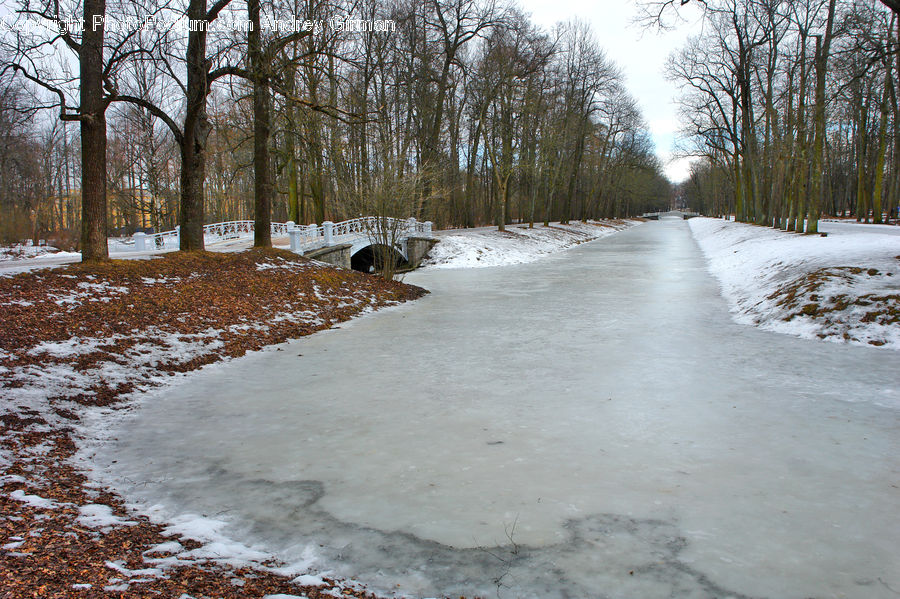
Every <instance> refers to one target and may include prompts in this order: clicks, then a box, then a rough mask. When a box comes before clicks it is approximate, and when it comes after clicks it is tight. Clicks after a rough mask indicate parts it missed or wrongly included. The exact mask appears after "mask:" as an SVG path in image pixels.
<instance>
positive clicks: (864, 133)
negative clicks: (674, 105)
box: [650, 0, 900, 233]
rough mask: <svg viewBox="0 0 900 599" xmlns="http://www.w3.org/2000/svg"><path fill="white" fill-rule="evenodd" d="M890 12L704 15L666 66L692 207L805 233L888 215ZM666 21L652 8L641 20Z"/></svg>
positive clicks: (728, 1) (874, 6)
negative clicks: (845, 218) (688, 166)
mask: <svg viewBox="0 0 900 599" xmlns="http://www.w3.org/2000/svg"><path fill="white" fill-rule="evenodd" d="M890 4H891V3H890V2H885V3H884V4H882V3H879V2H876V1H874V0H868V1H865V0H864V1H850V0H841V1H838V0H750V1H740V2H738V1H736V0H717V1H713V0H710V1H708V2H706V3H705V4H704V7H705V16H704V20H705V23H704V28H703V34H702V35H700V36H698V37H695V38H693V39H691V40H690V41H689V42H688V44H687V45H686V47H684V48H683V49H682V50H681V51H679V52H678V53H676V54H675V55H673V57H672V59H671V60H670V63H669V73H670V76H671V77H672V79H673V80H675V81H677V82H679V83H680V84H681V85H682V88H683V92H684V93H683V96H682V98H681V103H682V108H683V110H682V116H683V122H684V123H685V127H686V129H685V131H684V133H685V134H686V137H687V138H688V139H689V140H690V144H691V145H690V147H688V148H687V150H688V152H689V153H690V154H693V155H696V156H700V157H701V158H702V159H701V160H699V161H697V162H695V163H694V165H693V169H692V172H691V175H690V178H689V180H688V181H687V182H686V183H685V184H684V185H683V189H682V193H683V195H684V196H685V197H687V198H689V201H690V203H691V204H692V205H693V206H695V207H697V208H699V209H701V210H703V211H704V212H706V213H708V214H727V213H733V214H736V215H737V218H738V219H739V220H744V221H750V222H756V223H758V224H766V225H770V226H777V227H781V228H783V229H786V230H792V231H801V232H803V231H805V232H807V233H815V232H817V230H818V219H819V217H820V215H822V214H830V215H855V216H856V217H857V219H860V220H865V221H866V222H868V220H869V219H870V218H871V219H872V220H873V221H874V222H876V223H880V222H882V218H883V213H887V214H888V215H891V214H896V209H897V198H898V195H900V107H898V96H897V94H898V89H897V77H898V73H900V53H898V51H897V50H898V39H900V37H898V34H900V26H898V22H897V15H896V13H895V12H894V9H891V8H889V6H890ZM667 11H669V12H668V13H667ZM674 11H675V7H670V6H669V3H655V4H654V5H653V6H652V8H651V9H650V15H651V16H652V18H654V19H657V20H659V19H664V18H665V17H666V15H667V14H669V15H671V14H672V13H673V12H674Z"/></svg>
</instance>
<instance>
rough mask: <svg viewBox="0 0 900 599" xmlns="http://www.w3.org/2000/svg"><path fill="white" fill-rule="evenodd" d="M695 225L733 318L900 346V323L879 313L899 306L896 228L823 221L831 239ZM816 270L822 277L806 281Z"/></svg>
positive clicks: (802, 333) (706, 222)
mask: <svg viewBox="0 0 900 599" xmlns="http://www.w3.org/2000/svg"><path fill="white" fill-rule="evenodd" d="M689 223H690V227H691V231H692V233H693V235H694V238H695V239H696V240H697V242H698V244H699V245H700V248H701V249H702V250H703V253H704V254H705V256H706V259H707V261H708V265H709V270H710V272H711V273H712V274H713V275H715V277H716V278H717V279H718V281H719V284H720V286H721V290H722V294H723V295H724V297H725V298H726V300H727V301H728V303H729V306H730V308H731V311H732V314H733V316H734V319H735V321H737V322H739V323H741V324H748V325H756V326H759V327H761V328H763V329H766V330H770V331H776V332H779V333H785V334H791V335H796V336H799V337H803V338H807V339H816V338H822V339H827V340H829V341H838V342H844V341H846V342H850V343H853V344H860V345H882V346H883V347H888V348H892V349H900V324H898V323H896V322H893V323H891V322H882V320H883V319H881V318H876V317H874V314H876V313H877V312H878V311H884V310H887V311H890V310H891V307H892V306H893V307H894V308H896V307H897V306H898V304H900V297H897V295H898V294H900V260H898V258H897V257H898V256H900V236H898V231H900V230H898V228H897V227H890V226H886V225H880V226H876V225H858V224H856V223H844V222H823V223H822V225H821V227H820V230H822V231H825V232H827V233H828V236H827V237H821V236H812V235H797V234H793V233H786V232H782V231H778V230H774V229H771V228H765V227H758V226H753V225H748V224H743V223H735V222H730V221H722V220H717V219H709V218H694V219H691V220H690V221H689ZM822 269H827V270H822ZM816 271H821V272H820V273H819V277H818V280H817V281H814V282H810V281H809V280H808V279H805V277H808V276H809V275H811V273H814V272H816ZM791 293H793V296H794V298H795V299H793V300H792V301H788V300H789V299H790V298H789V297H788V295H789V294H791ZM891 296H893V298H892V297H891ZM844 304H846V307H843V306H844ZM805 306H809V308H806V309H807V310H808V311H809V312H815V310H819V309H821V310H827V312H826V313H825V316H826V317H825V318H823V317H817V316H816V315H815V314H804V313H802V311H803V309H804V307H805ZM842 307H843V309H841V308H842ZM867 315H869V316H867ZM870 320H871V322H869V321H870Z"/></svg>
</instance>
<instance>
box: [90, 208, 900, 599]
mask: <svg viewBox="0 0 900 599" xmlns="http://www.w3.org/2000/svg"><path fill="white" fill-rule="evenodd" d="M407 281H408V282H412V283H415V284H418V285H422V286H424V287H426V288H428V289H430V290H431V291H432V293H431V294H430V295H429V296H427V297H426V298H424V299H422V300H419V301H417V302H414V303H413V304H410V305H406V306H402V307H399V308H395V309H391V310H387V311H384V312H381V313H378V314H375V315H373V316H370V317H366V318H363V319H360V320H358V321H355V322H353V323H352V324H349V325H348V324H345V325H342V327H341V328H340V329H338V330H331V331H328V332H325V333H323V334H319V335H315V336H312V337H308V338H305V339H301V340H299V341H296V342H292V343H289V344H286V345H283V346H281V349H282V350H283V351H274V350H273V351H266V352H262V353H258V354H254V355H251V356H248V357H245V358H243V359H240V360H237V361H234V362H232V363H231V364H228V365H224V366H222V365H219V366H214V367H210V368H207V369H204V370H203V371H201V372H200V373H198V374H196V375H192V376H190V377H188V378H187V379H186V380H185V382H184V383H183V384H181V385H179V386H177V387H174V388H168V389H166V390H165V391H164V392H161V393H158V394H154V395H151V396H148V397H147V398H146V401H145V402H143V405H142V407H141V409H139V410H136V411H135V412H134V413H133V414H131V415H130V416H128V417H127V418H125V419H124V420H123V421H122V422H120V423H118V424H117V425H116V429H115V430H114V431H113V434H114V435H115V437H117V440H112V441H110V443H109V444H108V445H106V446H105V448H103V449H102V450H101V451H100V453H99V454H98V455H97V464H98V468H100V469H101V470H103V471H104V472H103V474H102V476H103V477H104V478H106V479H107V480H111V481H113V482H114V484H115V485H116V486H117V487H119V488H120V489H121V490H122V491H123V492H124V493H125V495H126V497H128V498H129V499H130V500H132V501H135V502H138V503H142V504H144V505H148V506H149V505H158V506H162V509H163V510H164V513H166V514H168V515H169V516H172V517H175V516H178V515H182V514H189V513H193V514H203V515H207V516H209V517H214V518H220V519H222V518H224V519H225V520H227V521H228V523H229V524H228V527H227V529H226V532H227V533H228V535H230V536H231V537H232V538H234V539H237V540H240V541H242V542H243V543H245V544H247V545H250V546H254V547H257V548H262V549H265V550H267V551H272V552H274V553H275V554H277V555H278V556H279V557H281V558H282V559H283V560H285V561H287V562H296V561H298V560H303V559H306V560H309V559H315V560H316V561H315V568H316V569H317V570H319V571H329V572H331V573H332V574H333V575H337V576H344V577H351V578H353V579H355V580H359V581H361V582H363V583H365V584H368V585H369V586H370V588H374V589H379V590H381V591H383V592H391V591H396V592H402V593H406V594H411V595H416V596H430V595H448V596H458V595H460V594H465V595H469V596H472V595H487V596H497V594H498V592H499V594H500V596H501V597H504V598H505V597H588V596H590V597H605V596H609V597H641V598H655V597H720V598H721V597H777V598H803V597H865V598H878V597H897V596H898V595H900V549H898V548H900V518H898V516H900V488H898V487H900V457H898V456H900V426H898V425H900V388H898V385H897V368H898V362H897V354H896V353H895V352H892V351H884V350H877V349H869V348H865V347H851V346H843V345H838V344H834V343H824V342H818V341H808V340H802V339H796V338H793V337H788V336H782V335H777V334H774V333H769V332H764V331H760V330H756V329H754V328H751V327H746V326H740V325H736V324H734V323H733V322H732V321H731V319H730V316H729V314H728V311H727V307H726V305H725V302H724V301H723V300H722V299H721V297H720V296H719V294H718V289H717V287H716V283H715V281H714V279H713V278H712V277H711V276H710V275H709V274H708V273H707V272H706V270H705V263H704V260H703V257H702V255H701V253H700V251H699V249H698V248H697V246H696V244H695V242H694V240H693V238H692V237H691V234H690V231H689V228H688V227H687V224H686V223H685V222H683V221H666V220H663V221H659V222H651V223H647V224H645V225H641V226H639V227H635V228H633V229H630V230H627V231H625V232H622V233H619V234H617V235H614V236H612V237H609V238H606V239H603V240H600V241H597V242H593V243H590V244H586V245H583V246H580V247H578V248H576V249H574V250H572V251H569V252H566V253H563V254H559V255H556V256H553V257H551V258H548V259H545V260H542V261H540V262H537V263H533V264H528V265H521V266H509V267H502V268H485V269H472V270H442V271H431V272H428V271H423V272H418V273H414V274H413V275H410V276H409V277H408V278H407ZM114 461H115V463H114Z"/></svg>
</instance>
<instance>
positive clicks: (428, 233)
mask: <svg viewBox="0 0 900 599" xmlns="http://www.w3.org/2000/svg"><path fill="white" fill-rule="evenodd" d="M425 236H426V237H431V221H430V220H426V221H425Z"/></svg>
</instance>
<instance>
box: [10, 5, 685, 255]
mask: <svg viewBox="0 0 900 599" xmlns="http://www.w3.org/2000/svg"><path fill="white" fill-rule="evenodd" d="M17 9H18V11H17V12H16V13H15V16H16V17H17V18H18V19H20V22H21V21H24V20H28V21H31V22H38V23H43V24H45V25H48V27H43V28H36V27H31V28H27V27H18V28H17V27H7V28H6V29H7V30H6V31H5V32H4V36H3V40H2V44H0V61H2V65H3V69H2V74H0V89H2V92H0V136H2V137H4V138H5V139H4V141H6V140H14V141H10V143H6V144H4V146H3V149H2V150H0V152H2V154H0V212H2V216H0V218H2V219H3V222H4V223H5V224H4V225H3V226H2V229H3V230H2V231H0V232H2V233H3V234H4V236H6V237H7V238H9V237H15V236H18V237H20V238H21V237H23V236H28V237H37V236H38V235H45V234H48V233H51V232H63V231H69V233H70V235H71V231H72V230H73V229H74V228H76V227H80V245H81V250H82V253H83V256H84V258H85V259H86V260H91V259H102V258H105V257H106V256H107V249H106V247H107V246H106V237H107V235H108V234H109V232H110V226H112V227H122V228H123V229H125V230H134V229H135V228H138V227H149V228H152V229H155V230H160V229H165V228H168V227H171V226H174V225H175V224H178V225H179V226H180V231H181V236H180V239H181V249H183V250H194V249H202V248H203V235H202V226H203V224H204V223H205V222H215V221H218V220H232V219H245V218H247V219H253V220H255V224H256V226H255V231H256V239H255V244H256V245H258V246H267V245H270V244H271V239H270V237H269V230H270V227H269V223H270V222H271V221H272V220H273V219H277V220H291V221H294V222H296V223H310V222H317V223H321V222H323V221H324V220H329V219H330V220H341V219H344V218H349V217H355V216H358V215H359V214H372V213H375V214H381V215H384V216H398V217H409V216H414V217H416V218H418V219H420V220H431V221H433V222H434V223H435V224H436V226H439V227H447V226H460V227H463V226H477V225H483V224H488V223H493V224H496V225H497V226H499V227H500V228H501V229H503V228H504V226H505V225H506V224H509V223H511V222H528V223H531V224H532V225H533V224H534V223H535V222H538V223H540V222H543V223H545V224H546V223H549V222H550V221H551V220H554V221H555V220H559V221H562V222H568V221H569V220H573V219H587V218H600V217H623V216H628V215H633V214H639V213H641V212H644V211H647V210H651V209H652V210H655V209H657V208H659V207H663V206H666V205H668V203H669V200H670V196H671V187H670V184H669V182H668V181H667V180H666V179H665V177H664V176H663V174H662V168H661V165H660V163H659V161H658V160H657V158H656V156H655V153H654V148H653V144H652V142H651V140H650V137H649V134H648V132H647V128H646V125H645V124H644V122H643V119H642V116H641V114H640V112H639V110H638V108H637V105H636V102H635V100H634V99H633V98H632V97H631V96H630V95H629V94H628V92H627V90H626V89H625V87H624V84H623V76H622V73H621V72H620V71H619V69H618V68H617V67H616V65H614V64H613V63H612V62H611V61H610V60H609V59H608V58H607V57H606V55H605V54H604V52H603V50H602V48H601V47H600V45H599V43H598V42H597V40H596V39H595V37H594V35H593V32H592V31H591V29H590V27H589V26H587V25H586V24H584V23H582V22H578V21H571V22H566V23H560V24H559V25H557V26H556V27H554V28H553V29H552V30H550V31H545V30H542V29H540V28H538V27H536V26H535V25H534V24H533V23H532V22H531V21H530V19H529V18H528V17H527V15H525V14H524V13H523V12H522V11H521V9H519V8H518V7H517V6H515V5H512V4H503V3H500V2H497V1H496V0H394V1H392V2H382V1H378V0H360V1H356V2H351V1H350V0H347V1H345V0H326V1H318V0H310V1H301V0H216V1H214V2H213V1H210V2H207V1H206V0H180V1H179V0H172V1H165V2H164V1H162V0H136V1H135V0H129V1H125V0H108V1H107V0H84V1H83V2H75V1H71V2H65V1H59V0H42V1H40V2H35V1H34V0H30V1H26V0H20V1H19V2H18V6H17ZM73 16H76V17H81V18H83V23H84V27H83V29H80V30H79V28H78V27H77V24H76V26H70V24H71V23H72V21H73V19H72V17H73ZM179 20H180V21H179ZM76 21H77V19H76ZM176 22H178V23H180V25H179V26H160V24H161V23H169V24H172V23H176ZM373 24H376V25H377V26H373ZM351 25H352V26H353V27H350V26H351ZM360 25H361V26H360ZM349 28H352V29H354V30H353V31H348V29H349ZM47 111H52V113H53V116H52V117H49V116H48V115H47Z"/></svg>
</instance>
